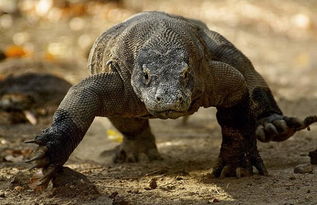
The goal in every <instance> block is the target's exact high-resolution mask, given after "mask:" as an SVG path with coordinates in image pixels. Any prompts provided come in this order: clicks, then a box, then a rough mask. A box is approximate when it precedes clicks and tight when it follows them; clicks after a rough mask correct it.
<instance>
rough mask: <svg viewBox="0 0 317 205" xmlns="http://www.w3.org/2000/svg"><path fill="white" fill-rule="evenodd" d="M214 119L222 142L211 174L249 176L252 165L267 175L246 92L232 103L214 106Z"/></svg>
mask: <svg viewBox="0 0 317 205" xmlns="http://www.w3.org/2000/svg"><path fill="white" fill-rule="evenodd" d="M217 120H218V122H219V124H220V126H221V131H222V145H221V150H220V154H219V157H218V162H217V164H216V166H215V167H214V169H213V175H214V176H215V177H227V176H237V177H242V176H250V175H252V169H253V166H255V167H256V168H257V169H258V171H259V174H261V175H267V171H266V168H265V166H264V164H263V161H262V159H261V157H260V155H259V153H258V150H257V146H256V138H255V135H254V130H255V120H254V117H253V115H252V113H251V109H250V100H249V96H248V95H246V96H245V97H244V99H243V100H241V101H240V102H239V103H238V104H237V105H235V106H233V107H230V108H222V107H218V108H217Z"/></svg>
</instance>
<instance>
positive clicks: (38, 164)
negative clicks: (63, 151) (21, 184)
mask: <svg viewBox="0 0 317 205" xmlns="http://www.w3.org/2000/svg"><path fill="white" fill-rule="evenodd" d="M48 163H49V160H48V159H47V158H43V159H41V160H38V161H37V162H36V163H35V164H34V165H33V166H32V167H30V168H29V169H28V170H32V169H35V168H41V167H45V166H47V165H48Z"/></svg>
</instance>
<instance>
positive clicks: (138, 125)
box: [109, 118, 162, 163]
mask: <svg viewBox="0 0 317 205" xmlns="http://www.w3.org/2000/svg"><path fill="white" fill-rule="evenodd" d="M109 120H110V121H111V123H112V124H113V125H114V126H115V127H116V128H117V129H118V130H119V131H120V132H121V133H122V134H123V142H122V143H121V145H120V146H119V147H118V150H117V151H116V154H115V156H114V158H113V162H114V163H122V162H138V161H143V160H145V161H152V160H161V159H162V157H161V156H160V154H159V152H158V150H157V147H156V144H155V137H154V135H153V134H152V131H151V128H150V125H149V120H147V119H137V118H109Z"/></svg>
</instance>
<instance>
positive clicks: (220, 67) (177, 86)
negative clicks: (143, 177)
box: [28, 11, 317, 185]
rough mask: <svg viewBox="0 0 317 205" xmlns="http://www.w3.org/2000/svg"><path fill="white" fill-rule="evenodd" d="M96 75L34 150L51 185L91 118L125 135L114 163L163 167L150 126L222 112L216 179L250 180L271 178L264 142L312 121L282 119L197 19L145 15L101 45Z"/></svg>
mask: <svg viewBox="0 0 317 205" xmlns="http://www.w3.org/2000/svg"><path fill="white" fill-rule="evenodd" d="M88 68H89V70H90V72H91V76H90V77H88V78H86V79H84V80H83V81H81V82H80V83H79V84H77V85H75V86H73V87H72V88H71V89H70V90H69V92H68V93H67V95H66V96H65V98H64V100H63V101H62V102H61V104H60V106H59V108H58V109H57V111H56V113H55V115H54V120H53V123H52V125H51V127H49V128H47V129H45V130H44V131H43V132H42V134H40V135H39V136H36V137H35V139H34V140H30V141H28V142H29V143H36V144H38V145H39V148H38V152H37V154H36V156H35V157H34V158H33V159H31V160H30V161H34V162H35V164H34V166H33V167H34V168H42V170H43V176H42V178H41V179H40V180H39V185H45V184H47V183H48V182H49V180H50V179H51V178H52V177H53V176H54V173H55V172H56V171H57V170H59V169H60V168H61V167H62V165H63V164H64V163H65V162H66V161H67V159H68V158H69V156H70V154H71V153H72V152H73V150H74V149H75V148H76V146H77V145H78V144H79V143H80V141H81V140H82V139H83V137H84V135H85V133H86V131H87V129H88V128H89V126H90V124H91V123H92V121H93V120H94V118H95V116H103V117H108V118H109V120H110V121H111V122H112V124H113V125H114V126H115V127H116V128H117V129H118V130H119V131H120V132H121V133H122V134H123V135H124V139H123V142H122V144H121V145H120V148H119V150H118V152H117V153H116V156H115V157H114V162H136V161H138V158H139V156H140V155H141V154H142V155H146V156H147V157H148V158H149V159H150V160H155V159H160V158H161V157H160V155H159V153H158V150H157V147H156V144H155V138H154V135H153V134H152V132H151V129H150V127H149V119H151V118H161V119H168V118H172V119H174V118H178V117H180V116H185V115H189V114H193V113H194V112H196V111H197V110H198V109H199V108H200V107H211V106H214V107H216V108H217V120H218V123H219V124H220V126H221V129H222V138H223V140H222V145H221V149H220V154H219V157H218V162H217V163H216V165H215V167H214V169H213V176H215V177H226V176H237V177H241V176H248V175H250V174H252V167H253V166H254V167H256V168H257V170H258V172H259V174H261V175H266V174H267V170H266V168H265V166H264V164H263V161H262V159H261V157H260V155H259V152H258V150H257V146H256V138H257V139H259V140H260V141H264V142H267V141H283V140H286V139H287V138H289V137H290V136H292V135H293V134H294V133H295V132H296V131H298V130H301V129H304V128H308V126H309V125H310V124H311V123H313V122H316V121H317V117H316V116H310V117H307V118H306V119H305V120H299V119H297V118H293V117H287V116H284V115H283V113H282V111H281V110H280V108H279V107H278V105H277V103H276V102H275V100H274V98H273V96H272V93H271V91H270V89H269V87H268V86H267V84H266V83H265V81H264V80H263V78H262V77H261V76H260V75H259V74H258V73H257V72H256V71H255V69H254V67H253V65H252V63H251V62H250V60H249V59H248V58H247V57H245V55H243V54H242V53H241V52H240V51H239V50H238V49H237V48H235V47H234V45H233V44H231V43H230V42H229V41H228V40H226V39H225V38H224V37H223V36H221V35H220V34H218V33H216V32H214V31H211V30H209V29H208V28H207V26H206V25H205V24H204V23H202V22H200V21H198V20H193V19H187V18H183V17H180V16H174V15H169V14H166V13H163V12H155V11H153V12H143V13H140V14H137V15H135V16H133V17H131V18H129V19H127V20H126V21H124V22H122V23H120V24H118V25H115V26H113V27H112V28H110V29H108V30H107V31H105V32H104V33H102V34H101V35H100V36H99V37H98V38H97V40H96V41H95V43H94V45H93V47H92V50H91V53H90V56H89V62H88Z"/></svg>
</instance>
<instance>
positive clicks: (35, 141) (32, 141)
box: [24, 140, 40, 145]
mask: <svg viewBox="0 0 317 205" xmlns="http://www.w3.org/2000/svg"><path fill="white" fill-rule="evenodd" d="M24 143H27V144H30V143H34V144H38V145H39V144H40V141H39V140H26V141H24Z"/></svg>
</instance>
